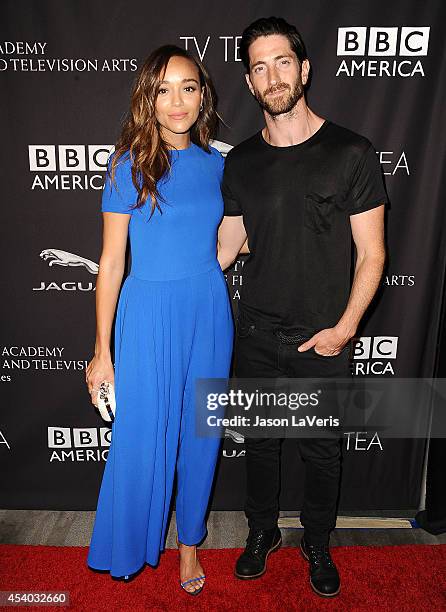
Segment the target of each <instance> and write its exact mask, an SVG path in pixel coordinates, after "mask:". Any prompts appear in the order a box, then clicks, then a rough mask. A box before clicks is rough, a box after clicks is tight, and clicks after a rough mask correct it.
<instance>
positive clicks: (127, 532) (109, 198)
mask: <svg viewBox="0 0 446 612" xmlns="http://www.w3.org/2000/svg"><path fill="white" fill-rule="evenodd" d="M171 160H172V172H171V174H170V175H169V176H167V177H166V178H164V179H162V180H161V181H160V182H159V184H158V188H159V191H160V193H161V194H162V196H163V197H164V200H165V201H164V202H160V206H161V208H162V211H163V212H162V214H161V213H160V212H159V211H158V210H157V209H156V210H155V213H154V214H153V216H152V218H151V219H149V213H150V203H147V202H146V203H145V205H144V206H143V208H142V209H135V210H133V211H131V210H130V211H129V210H128V207H129V205H132V204H133V203H135V202H136V197H137V192H136V189H135V188H134V186H133V183H132V179H131V165H130V161H129V159H128V156H127V158H126V161H125V162H124V163H123V164H122V165H118V169H117V173H116V182H117V190H116V189H115V188H114V187H113V186H110V183H109V181H108V179H107V181H106V186H105V188H104V192H103V196H102V211H109V212H117V213H123V214H130V215H131V217H130V221H129V238H130V246H131V255H132V264H131V272H130V274H129V275H128V276H127V277H126V279H125V281H124V284H123V286H122V289H121V292H120V295H119V300H118V304H117V311H116V323H115V336H114V338H115V349H114V351H115V352H114V366H115V394H116V415H115V420H114V422H113V423H112V440H111V444H110V448H109V454H108V458H107V462H106V465H105V468H104V474H103V478H102V484H101V488H100V492H99V498H98V504H97V511H96V517H95V523H94V527H93V533H92V538H91V542H90V548H89V552H88V559H87V564H88V565H89V566H90V567H91V568H93V569H101V570H109V571H110V574H111V575H112V576H115V577H118V576H124V575H130V574H132V573H134V572H136V571H137V570H138V569H140V568H141V567H142V565H143V564H144V563H145V562H147V563H149V564H150V565H156V564H157V563H158V560H159V554H160V551H162V550H163V549H164V542H165V536H166V529H167V526H168V525H167V518H168V513H169V506H170V503H171V497H172V489H173V479H174V474H175V471H176V472H177V484H178V487H177V497H176V519H177V529H178V539H179V540H180V542H183V543H184V544H189V545H192V544H196V543H198V542H199V541H200V540H202V538H203V537H204V536H205V535H206V525H205V513H206V510H207V506H208V501H209V495H210V490H211V485H212V481H213V476H214V470H215V464H216V460H217V456H218V452H219V448H220V443H221V440H220V439H219V438H218V437H198V436H196V435H195V412H194V410H195V407H194V393H195V384H194V383H195V379H196V378H227V377H228V376H229V368H230V360H231V353H232V342H233V319H232V311H231V306H230V300H229V294H228V289H227V285H226V281H225V278H224V275H223V273H222V271H221V268H220V266H219V263H218V261H217V259H216V240H217V227H218V225H219V223H220V220H221V218H222V215H223V201H222V197H221V194H220V182H221V178H222V173H223V165H224V160H223V157H222V156H221V154H220V153H219V151H217V150H216V149H214V148H211V153H207V152H205V151H204V150H203V149H201V148H200V147H199V146H197V145H195V144H191V145H190V146H189V147H188V148H187V149H183V150H180V151H176V150H173V151H171Z"/></svg>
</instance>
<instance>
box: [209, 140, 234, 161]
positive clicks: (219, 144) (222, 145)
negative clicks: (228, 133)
mask: <svg viewBox="0 0 446 612" xmlns="http://www.w3.org/2000/svg"><path fill="white" fill-rule="evenodd" d="M210 144H211V145H212V146H213V147H215V148H216V149H217V151H220V153H221V154H222V155H223V157H226V155H227V154H228V153H229V151H230V150H231V149H232V145H230V144H227V143H226V142H223V141H221V140H211V141H210Z"/></svg>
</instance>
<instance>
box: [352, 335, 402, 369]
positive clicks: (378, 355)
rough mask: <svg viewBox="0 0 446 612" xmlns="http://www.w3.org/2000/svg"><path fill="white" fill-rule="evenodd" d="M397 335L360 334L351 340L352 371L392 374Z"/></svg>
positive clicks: (396, 349)
mask: <svg viewBox="0 0 446 612" xmlns="http://www.w3.org/2000/svg"><path fill="white" fill-rule="evenodd" d="M397 352H398V336H362V337H360V338H355V339H354V341H353V350H352V358H353V371H354V373H355V374H356V375H358V376H361V375H362V376H364V375H366V374H375V375H384V374H387V375H388V374H390V375H394V374H395V371H394V369H393V360H395V359H396V358H397Z"/></svg>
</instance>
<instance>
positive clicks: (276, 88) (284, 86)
mask: <svg viewBox="0 0 446 612" xmlns="http://www.w3.org/2000/svg"><path fill="white" fill-rule="evenodd" d="M281 89H289V90H291V87H290V86H289V85H288V83H279V84H278V85H275V86H274V87H270V88H269V89H265V91H264V92H263V95H264V96H267V95H268V94H272V93H276V91H280V90H281Z"/></svg>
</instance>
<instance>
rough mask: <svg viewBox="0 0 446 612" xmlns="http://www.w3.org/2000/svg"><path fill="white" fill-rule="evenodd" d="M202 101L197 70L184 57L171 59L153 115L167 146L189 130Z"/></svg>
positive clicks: (160, 87)
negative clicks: (176, 136)
mask: <svg viewBox="0 0 446 612" xmlns="http://www.w3.org/2000/svg"><path fill="white" fill-rule="evenodd" d="M202 97H203V93H202V89H201V87H200V76H199V72H198V68H197V66H196V65H195V64H194V63H193V62H192V61H191V60H189V59H187V58H186V57H181V56H175V57H172V58H171V59H170V60H169V63H168V64H167V68H166V73H165V75H164V78H163V80H162V81H161V83H160V86H159V89H158V94H157V97H156V103H155V115H156V118H157V120H158V123H159V124H160V126H161V132H162V135H163V137H164V138H165V139H166V140H167V142H172V137H173V140H175V136H174V135H179V134H185V133H187V132H188V131H189V130H190V128H191V127H192V125H193V124H194V123H195V121H196V120H197V117H198V114H199V112H200V104H201V101H202ZM172 143H173V142H172Z"/></svg>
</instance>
